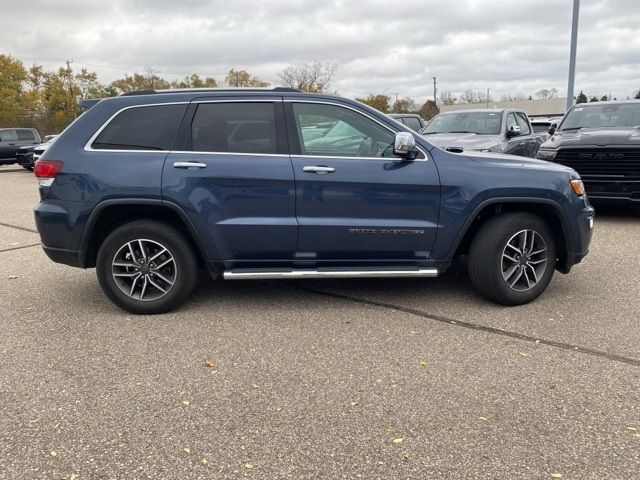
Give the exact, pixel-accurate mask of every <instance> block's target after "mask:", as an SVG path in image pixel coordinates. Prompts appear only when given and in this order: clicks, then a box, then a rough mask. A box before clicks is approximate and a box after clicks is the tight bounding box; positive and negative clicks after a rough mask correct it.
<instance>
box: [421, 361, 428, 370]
mask: <svg viewBox="0 0 640 480" xmlns="http://www.w3.org/2000/svg"><path fill="white" fill-rule="evenodd" d="M420 368H427V362H425V361H424V360H420Z"/></svg>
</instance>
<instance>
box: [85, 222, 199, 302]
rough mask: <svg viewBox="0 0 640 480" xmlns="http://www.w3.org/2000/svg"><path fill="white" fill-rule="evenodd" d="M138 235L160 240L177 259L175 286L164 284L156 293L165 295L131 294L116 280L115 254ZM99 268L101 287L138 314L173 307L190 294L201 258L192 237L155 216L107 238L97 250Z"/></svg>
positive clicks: (133, 223)
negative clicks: (192, 244) (190, 239)
mask: <svg viewBox="0 0 640 480" xmlns="http://www.w3.org/2000/svg"><path fill="white" fill-rule="evenodd" d="M138 239H145V240H147V241H151V242H157V244H159V245H161V246H162V247H164V248H165V249H166V250H167V251H168V253H169V254H170V255H171V256H172V257H173V261H174V262H175V263H173V268H175V270H174V272H173V273H174V277H173V284H172V286H170V287H169V286H168V284H163V286H165V288H167V292H166V293H164V294H163V293H161V291H160V290H157V289H156V290H157V291H156V294H157V295H163V296H161V297H160V298H157V299H151V300H146V301H143V300H140V299H136V298H132V297H131V296H129V295H127V294H126V293H125V292H124V291H122V290H121V287H120V286H118V284H117V283H116V279H115V277H114V274H113V271H114V267H113V266H112V265H113V261H114V259H115V256H116V255H117V254H118V253H119V252H121V249H122V248H123V246H124V245H126V244H127V243H128V242H131V241H133V240H138ZM96 272H97V276H98V282H99V283H100V286H101V287H102V290H103V291H104V293H105V294H106V295H107V297H109V299H110V300H111V301H112V302H113V303H115V304H116V305H117V306H119V307H120V308H122V309H124V310H126V311H128V312H131V313H135V314H156V313H165V312H168V311H170V310H172V309H174V308H175V307H177V306H178V305H179V304H181V303H182V302H183V301H184V300H185V299H186V298H187V297H188V296H189V294H190V293H191V292H192V290H193V288H194V287H195V284H196V280H197V277H198V262H197V260H196V256H195V254H194V252H193V249H192V247H191V244H190V243H189V241H188V240H187V239H186V238H185V237H184V235H183V234H182V233H180V232H179V231H178V230H176V229H175V228H174V227H172V226H170V225H168V224H166V223H163V222H156V221H153V220H138V221H134V222H131V223H127V224H125V225H122V226H120V227H118V228H116V229H115V230H114V231H113V232H111V234H109V236H107V238H105V240H104V242H102V245H100V249H99V250H98V256H97V259H96ZM151 276H153V275H151ZM156 280H157V278H156ZM150 288H151V287H150ZM143 294H144V292H143V293H140V294H139V296H142V295H143Z"/></svg>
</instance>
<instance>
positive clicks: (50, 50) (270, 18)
mask: <svg viewBox="0 0 640 480" xmlns="http://www.w3.org/2000/svg"><path fill="white" fill-rule="evenodd" d="M639 3H640V0H582V5H581V11H580V33H579V36H578V61H577V80H576V93H577V92H578V91H579V90H581V89H582V90H584V92H585V93H586V94H587V95H589V96H592V95H597V96H599V97H600V96H602V95H604V94H607V95H608V94H609V92H611V93H613V95H614V96H617V97H619V98H620V97H622V98H626V97H627V96H628V95H631V94H632V92H635V91H637V90H638V89H640V5H639ZM571 7H572V0H514V1H506V0H420V1H418V0H396V1H395V2H392V1H388V0H387V1H378V0H375V1H364V0H363V1H357V0H356V1H354V0H352V1H346V0H343V1H330V0H324V1H318V0H298V1H285V0H266V1H262V2H252V1H247V0H224V1H218V0H210V1H200V0H179V1H177V0H137V1H136V0H107V1H104V0H103V1H100V2H98V1H92V0H3V1H2V24H3V28H2V29H0V53H9V54H11V55H13V56H14V57H17V58H19V59H21V60H23V61H25V62H26V63H28V64H30V63H33V62H37V63H40V64H43V65H45V67H47V68H52V67H54V66H57V65H59V64H61V62H63V61H64V60H65V59H70V60H74V67H76V68H80V67H86V68H88V69H89V70H94V71H96V72H98V74H99V77H100V79H101V80H102V81H104V82H106V81H111V80H113V79H115V78H117V77H119V76H123V75H124V74H125V73H133V72H135V71H143V70H144V69H145V68H154V69H156V70H158V71H159V72H160V75H161V76H164V77H166V78H168V79H176V78H179V77H181V76H184V75H186V74H190V73H198V74H200V75H203V76H204V75H206V76H214V77H216V78H217V79H218V80H222V79H223V78H224V76H225V74H226V72H227V71H228V70H229V69H230V68H232V67H234V68H243V69H247V70H249V71H250V72H251V73H254V74H256V75H257V76H259V77H260V78H263V79H264V80H268V81H271V82H274V83H277V72H278V71H280V70H281V69H282V68H283V67H284V66H285V65H286V64H288V63H290V62H293V61H297V60H301V61H309V60H317V61H322V62H331V63H336V64H337V65H338V71H337V73H336V76H335V79H334V81H333V82H332V87H333V88H334V89H336V90H337V91H338V92H339V93H340V94H341V95H344V96H349V97H355V96H363V95H367V94H370V93H386V94H389V95H393V94H395V93H396V92H397V93H398V94H399V95H400V96H411V97H416V98H418V99H421V100H423V99H426V98H427V97H428V96H429V95H432V92H433V84H432V77H433V76H434V75H435V76H437V78H438V88H439V90H448V91H451V92H453V93H454V94H457V93H459V92H462V91H464V90H466V89H473V90H477V91H486V89H487V88H491V96H492V97H494V98H496V97H499V96H500V95H501V94H507V93H511V94H512V95H513V94H515V93H516V92H523V93H525V94H527V95H529V94H532V93H533V92H535V91H536V90H537V89H539V88H557V89H558V91H559V92H560V94H561V96H564V95H565V94H566V88H567V87H566V84H567V80H566V78H567V69H568V59H569V37H570V31H571Z"/></svg>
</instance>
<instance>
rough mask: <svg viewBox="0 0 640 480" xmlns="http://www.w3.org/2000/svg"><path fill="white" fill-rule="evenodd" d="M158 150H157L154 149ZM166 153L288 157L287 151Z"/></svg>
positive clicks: (176, 151)
mask: <svg viewBox="0 0 640 480" xmlns="http://www.w3.org/2000/svg"><path fill="white" fill-rule="evenodd" d="M156 151H158V150H156ZM168 153H178V154H180V155H184V154H189V155H235V156H237V155H244V156H251V157H287V158H288V157H289V156H290V155H289V154H288V153H253V152H252V153H242V152H207V151H200V150H198V151H196V150H170V151H169V152H168Z"/></svg>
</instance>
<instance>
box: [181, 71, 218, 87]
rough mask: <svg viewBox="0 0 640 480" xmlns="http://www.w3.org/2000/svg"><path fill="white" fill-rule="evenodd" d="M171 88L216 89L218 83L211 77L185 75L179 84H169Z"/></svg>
mask: <svg viewBox="0 0 640 480" xmlns="http://www.w3.org/2000/svg"><path fill="white" fill-rule="evenodd" d="M171 86H172V87H175V88H216V87H217V86H218V82H217V80H216V79H215V78H213V77H205V78H201V77H200V75H198V74H197V73H194V74H193V75H187V76H186V77H184V78H183V79H182V80H180V81H179V82H178V81H176V82H171Z"/></svg>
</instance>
